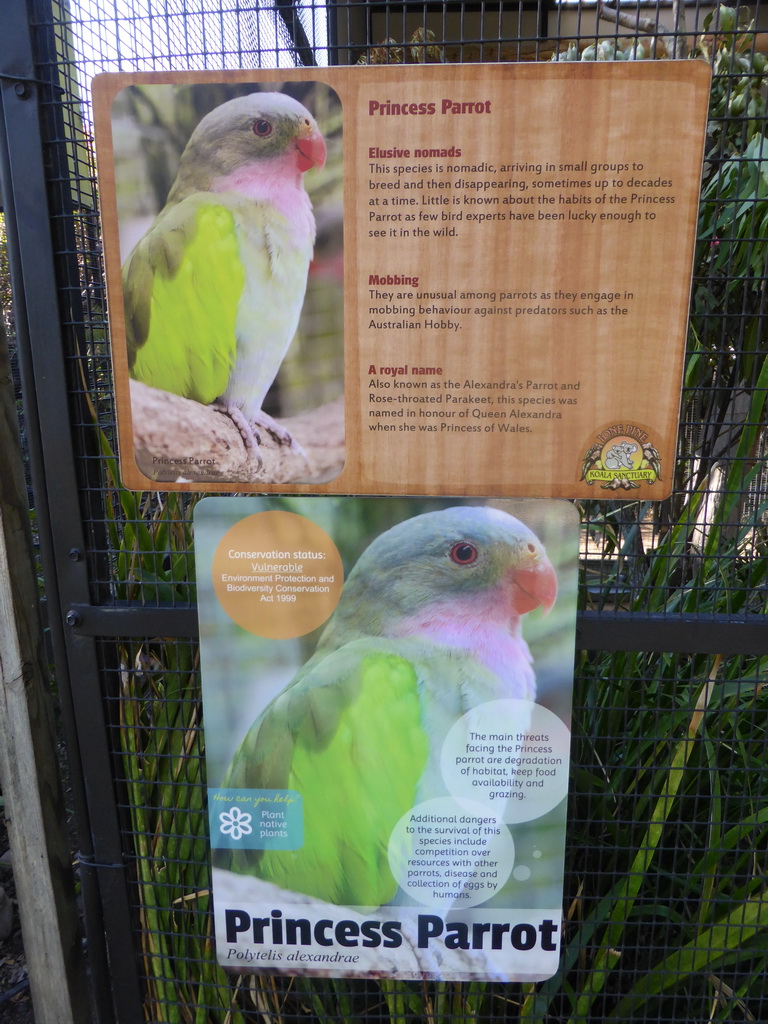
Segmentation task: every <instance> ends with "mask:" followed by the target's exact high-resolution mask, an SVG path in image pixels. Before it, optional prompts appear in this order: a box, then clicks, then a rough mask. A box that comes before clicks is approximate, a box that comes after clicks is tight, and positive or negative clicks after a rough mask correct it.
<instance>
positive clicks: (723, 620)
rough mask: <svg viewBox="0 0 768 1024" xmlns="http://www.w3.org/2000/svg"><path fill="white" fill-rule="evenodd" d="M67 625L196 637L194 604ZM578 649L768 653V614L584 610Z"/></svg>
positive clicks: (133, 610)
mask: <svg viewBox="0 0 768 1024" xmlns="http://www.w3.org/2000/svg"><path fill="white" fill-rule="evenodd" d="M67 622H68V623H69V625H70V627H71V629H72V630H73V632H74V633H75V634H77V635H80V636H93V637H105V638H106V637H123V638H126V639H130V638H134V639H140V638H144V637H151V636H163V637H169V638H175V639H193V638H195V637H197V635H198V624H197V609H196V607H195V606H194V605H183V606H178V605H177V606H175V607H171V606H168V607H157V606H147V607H142V608H137V607H136V606H135V605H128V604H126V605H110V606H109V607H103V608H97V607H95V606H94V605H89V604H73V605H71V606H70V608H69V611H68V615H67ZM576 644H577V647H578V648H579V650H582V651H592V650H603V651H664V652H668V653H670V654H673V653H675V654H693V653H696V654H747V653H748V654H753V655H758V654H768V616H766V615H748V616H745V617H743V618H741V619H733V618H730V617H729V616H727V615H685V616H683V615H680V616H675V617H672V616H664V615H649V614H643V615H631V614H629V613H627V612H613V613H610V612H580V613H579V614H578V616H577V618H576Z"/></svg>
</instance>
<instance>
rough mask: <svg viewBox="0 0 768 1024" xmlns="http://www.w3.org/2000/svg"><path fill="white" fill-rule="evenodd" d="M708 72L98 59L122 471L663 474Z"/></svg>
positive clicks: (450, 485)
mask: <svg viewBox="0 0 768 1024" xmlns="http://www.w3.org/2000/svg"><path fill="white" fill-rule="evenodd" d="M709 79H710V71H709V68H708V66H707V65H706V64H705V63H703V62H701V61H649V62H643V63H631V64H627V63H616V64H612V63H606V64H603V63H600V64H587V63H578V64H571V63H568V64H557V63H553V64H535V65H534V64H512V65H482V64H479V65H459V66H456V65H452V66H446V65H431V66H424V65H413V66H396V67H392V66H389V67H357V68H335V69H319V68H314V69H312V70H311V71H309V70H301V71H293V70H291V71H288V70H285V71H284V70H280V71H268V72H267V71H258V72H256V71H248V72H245V71H238V72H226V73H225V72H206V73H183V74H154V73H153V74H140V75H105V76H100V77H98V78H97V79H96V80H95V82H94V105H95V112H96V130H97V135H96V141H97V152H98V160H99V171H100V183H101V202H102V209H103V215H104V226H105V246H106V257H107V270H108V284H109V300H110V325H111V335H112V351H113V358H114V365H115V376H116V389H117V402H118V422H119V428H120V452H121V465H122V472H123V479H124V482H125V483H126V485H128V486H129V487H132V488H161V489H163V490H168V489H189V490H201V489H204V490H210V491H226V490H232V491H234V490H236V491H241V492H242V491H248V490H252V491H261V492H263V491H314V492H341V493H350V492H357V493H369V494H377V493H382V494H383V493H387V494H402V493H425V494H435V495H439V494H456V493H462V494H468V495H473V494H477V495H480V494H482V495H519V496H560V497H570V498H577V497H601V496H617V497H643V498H662V497H664V496H666V495H667V494H668V493H669V491H670V489H671V482H672V467H673V460H674V453H675V442H676V431H677V418H678V407H679V398H680V387H681V376H682V366H683V354H684V346H685V333H686V323H687V314H688V300H689V291H690V274H691V265H692V258H693V245H694V238H695V226H696V212H697V200H698V186H699V178H700V170H701V158H702V148H703V141H704V131H705V125H706V110H707V99H708V93H709ZM185 147H186V148H185ZM315 234H316V238H315ZM313 238H315V240H314V242H313ZM121 266H122V285H121V273H120V271H121ZM268 414H269V415H268ZM272 417H274V419H273V418H272ZM345 434H346V436H345Z"/></svg>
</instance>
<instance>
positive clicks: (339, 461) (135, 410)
mask: <svg viewBox="0 0 768 1024" xmlns="http://www.w3.org/2000/svg"><path fill="white" fill-rule="evenodd" d="M130 386H131V414H132V418H133V442H134V454H135V459H136V465H137V466H138V468H139V469H140V470H141V472H142V473H143V474H144V475H145V476H147V477H149V478H150V479H152V480H155V481H158V482H163V481H165V482H171V481H173V482H186V481H188V482H193V483H250V484H258V483H264V484H276V483H325V482H327V481H329V480H333V479H334V478H335V477H336V476H338V474H339V473H340V472H341V469H342V467H343V465H344V404H343V401H342V400H341V399H338V400H337V401H335V402H330V403H328V404H327V405H323V406H321V407H320V408H318V409H313V410H312V411H311V412H307V413H302V414H301V415H299V416H293V417H291V418H289V419H284V420H281V421H280V422H281V425H282V426H284V427H286V428H287V429H288V430H290V432H291V434H292V435H293V437H294V439H295V441H296V442H297V443H298V444H299V445H301V447H302V448H303V449H304V451H305V452H306V455H307V457H306V459H305V458H304V457H303V456H302V455H301V453H300V452H299V451H298V450H297V449H296V448H289V447H287V446H286V445H279V444H278V443H277V442H276V441H275V439H274V438H273V437H272V436H271V434H269V433H268V432H267V431H264V430H262V431H261V441H262V443H261V445H260V446H259V449H258V454H257V453H256V452H254V451H250V450H248V449H247V448H246V447H245V443H244V442H243V439H242V437H241V436H240V431H239V430H238V429H237V427H236V426H235V425H234V423H233V422H232V420H230V419H229V417H228V416H226V415H224V414H222V413H220V412H217V411H216V410H215V409H213V408H211V406H208V405H200V403H199V402H193V401H191V400H190V399H188V398H180V397H179V396H178V395H172V394H169V393H168V392H166V391H160V390H159V389H157V388H151V387H149V386H148V385H146V384H141V383H139V382H138V381H135V380H132V381H131V382H130ZM259 457H261V460H262V465H261V466H259Z"/></svg>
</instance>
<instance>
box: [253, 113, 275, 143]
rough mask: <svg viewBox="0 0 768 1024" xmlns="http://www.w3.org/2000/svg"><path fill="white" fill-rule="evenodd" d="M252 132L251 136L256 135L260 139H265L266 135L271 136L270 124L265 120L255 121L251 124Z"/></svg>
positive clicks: (261, 118)
mask: <svg viewBox="0 0 768 1024" xmlns="http://www.w3.org/2000/svg"><path fill="white" fill-rule="evenodd" d="M252 130H253V134H254V135H258V137H259V138H260V139H266V137H267V136H268V135H271V134H272V124H271V122H270V121H267V120H266V118H263V117H260V118H259V119H258V120H257V121H254V122H253V129H252Z"/></svg>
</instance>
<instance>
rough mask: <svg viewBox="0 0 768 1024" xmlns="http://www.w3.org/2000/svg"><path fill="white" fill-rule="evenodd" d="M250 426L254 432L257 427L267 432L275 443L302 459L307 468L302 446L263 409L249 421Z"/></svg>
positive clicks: (307, 457) (307, 461) (306, 456)
mask: <svg viewBox="0 0 768 1024" xmlns="http://www.w3.org/2000/svg"><path fill="white" fill-rule="evenodd" d="M251 425H252V426H253V428H254V430H256V429H257V428H258V427H261V428H262V430H266V431H268V432H269V433H270V434H271V435H272V437H274V439H275V441H276V442H277V443H278V444H282V445H285V446H286V447H288V448H290V449H291V450H292V451H294V452H296V454H297V455H299V456H300V457H301V458H302V459H304V461H305V463H306V464H307V467H309V456H308V455H307V453H306V452H305V451H304V449H303V448H302V446H301V445H300V444H299V442H298V441H297V440H296V438H295V437H294V436H293V434H292V433H291V432H290V430H286V428H285V427H282V426H281V425H280V424H279V423H278V422H277V420H275V419H273V418H272V417H271V416H270V415H269V413H266V412H264V410H263V409H262V410H260V411H259V412H257V413H256V415H255V416H254V417H253V419H252V420H251Z"/></svg>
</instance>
